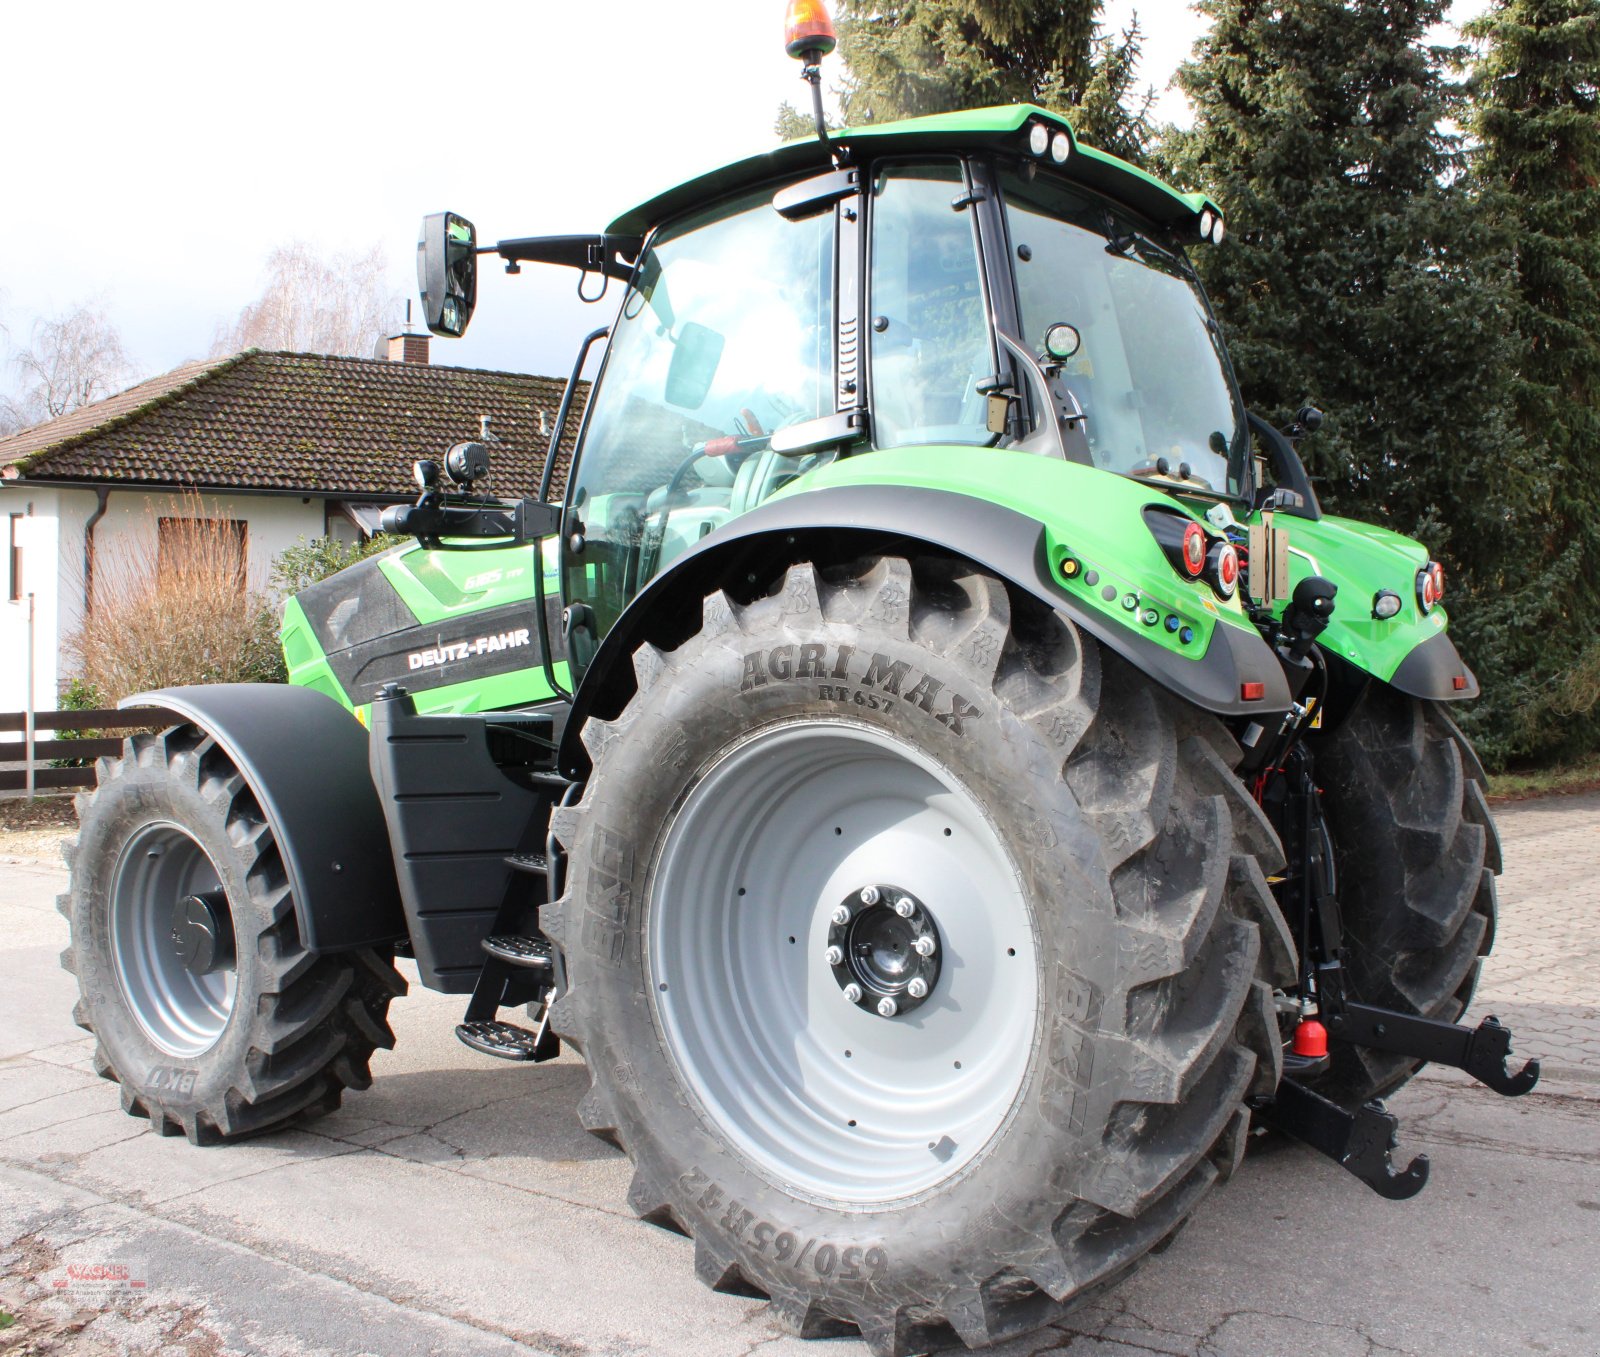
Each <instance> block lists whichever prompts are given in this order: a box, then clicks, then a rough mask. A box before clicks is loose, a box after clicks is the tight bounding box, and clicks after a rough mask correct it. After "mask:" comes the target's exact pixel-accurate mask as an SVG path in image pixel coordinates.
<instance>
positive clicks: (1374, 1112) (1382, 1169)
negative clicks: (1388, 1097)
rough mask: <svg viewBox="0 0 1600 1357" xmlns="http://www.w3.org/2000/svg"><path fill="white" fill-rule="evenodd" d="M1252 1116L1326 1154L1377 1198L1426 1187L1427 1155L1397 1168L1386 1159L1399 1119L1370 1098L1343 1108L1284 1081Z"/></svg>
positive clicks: (1396, 1139)
mask: <svg viewBox="0 0 1600 1357" xmlns="http://www.w3.org/2000/svg"><path fill="white" fill-rule="evenodd" d="M1256 1115H1257V1116H1258V1117H1260V1119H1261V1120H1262V1122H1264V1123H1265V1124H1266V1125H1268V1126H1271V1127H1273V1128H1274V1129H1276V1130H1279V1131H1282V1132H1284V1134H1286V1135H1291V1136H1293V1137H1294V1138H1295V1139H1296V1140H1298V1141H1300V1142H1302V1143H1303V1144H1306V1145H1309V1146H1310V1147H1311V1148H1312V1149H1313V1150H1316V1151H1317V1152H1318V1153H1319V1154H1324V1155H1327V1157H1328V1158H1329V1159H1331V1160H1333V1162H1334V1163H1336V1164H1338V1165H1339V1166H1340V1167H1341V1168H1343V1169H1344V1170H1346V1172H1348V1173H1352V1174H1354V1175H1355V1176H1356V1177H1357V1178H1359V1179H1361V1181H1362V1182H1364V1183H1365V1184H1366V1185H1367V1186H1368V1187H1370V1188H1371V1189H1372V1190H1373V1191H1374V1192H1376V1193H1377V1194H1378V1195H1379V1196H1380V1197H1387V1198H1388V1199H1389V1200H1390V1201H1404V1200H1405V1199H1406V1198H1407V1197H1414V1196H1416V1195H1417V1193H1419V1192H1421V1191H1422V1189H1423V1188H1424V1187H1425V1186H1426V1185H1427V1182H1428V1156H1427V1155H1425V1154H1419V1155H1418V1156H1417V1157H1416V1158H1415V1159H1413V1160H1412V1161H1411V1163H1410V1164H1408V1165H1407V1166H1406V1167H1405V1168H1404V1169H1403V1170H1396V1168H1395V1166H1394V1164H1393V1163H1392V1162H1391V1161H1390V1159H1389V1152H1390V1151H1391V1150H1393V1149H1394V1147H1395V1146H1396V1144H1398V1142H1399V1137H1398V1135H1397V1129H1398V1127H1399V1122H1398V1121H1397V1120H1396V1119H1395V1117H1394V1116H1393V1114H1392V1113H1389V1112H1386V1111H1385V1110H1384V1106H1383V1104H1382V1103H1380V1102H1377V1101H1376V1100H1374V1101H1373V1102H1370V1103H1367V1104H1366V1106H1364V1107H1362V1108H1360V1109H1359V1110H1357V1111H1355V1112H1346V1111H1345V1110H1344V1108H1342V1107H1340V1106H1339V1105H1338V1104H1337V1103H1332V1102H1329V1101H1328V1100H1327V1099H1326V1098H1324V1097H1323V1096H1322V1095H1321V1094H1319V1093H1313V1092H1312V1091H1311V1090H1310V1089H1308V1088H1307V1087H1306V1086H1305V1085H1304V1084H1297V1083H1296V1082H1295V1081H1294V1080H1293V1079H1284V1080H1282V1081H1280V1082H1279V1084H1278V1091H1277V1094H1276V1095H1275V1096H1274V1097H1273V1098H1271V1099H1270V1100H1267V1101H1264V1102H1262V1103H1261V1104H1259V1105H1258V1106H1257V1108H1256Z"/></svg>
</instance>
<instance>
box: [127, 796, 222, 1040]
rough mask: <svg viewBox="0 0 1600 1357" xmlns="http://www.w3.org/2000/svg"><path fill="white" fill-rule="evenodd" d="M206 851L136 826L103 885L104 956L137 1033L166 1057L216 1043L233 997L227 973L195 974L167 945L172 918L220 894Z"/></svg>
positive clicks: (166, 830) (171, 828) (166, 829)
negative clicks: (107, 921) (106, 887)
mask: <svg viewBox="0 0 1600 1357" xmlns="http://www.w3.org/2000/svg"><path fill="white" fill-rule="evenodd" d="M221 885H222V878H221V876H219V875H218V873H217V869H216V866H215V864H213V863H212V861H211V859H210V857H208V856H207V855H206V851H205V850H204V849H203V848H201V847H200V845H199V844H198V843H196V842H195V840H194V839H193V838H191V837H190V835H189V834H188V833H187V832H186V831H185V830H183V829H181V828H180V827H179V826H177V825H175V824H172V823H170V822H169V821H164V820H163V821H156V822H154V823H151V824H147V825H144V826H142V827H141V828H140V829H139V830H137V831H136V832H135V833H134V835H133V837H132V838H130V839H129V840H128V842H127V843H126V844H125V845H124V846H123V849H122V854H121V856H120V857H119V858H118V859H117V866H116V871H115V874H114V876H113V877H112V883H111V954H112V963H113V966H114V969H115V971H116V976H117V985H118V987H119V988H120V989H121V990H122V997H123V999H124V1001H125V1002H126V1003H127V1005H128V1011H129V1012H130V1013H132V1014H133V1016H134V1018H135V1020H136V1021H137V1022H138V1024H139V1026H140V1027H141V1028H143V1029H144V1034H145V1035H146V1036H147V1037H149V1038H150V1040H151V1041H152V1042H154V1043H155V1044H156V1045H157V1046H159V1047H160V1048H161V1049H162V1050H163V1051H166V1052H167V1053H168V1054H170V1055H176V1056H196V1055H200V1054H202V1053H204V1052H206V1051H209V1050H210V1049H211V1048H212V1047H213V1046H215V1045H216V1044H217V1039H218V1038H219V1037H220V1036H221V1035H222V1029H223V1028H224V1027H226V1026H227V1025H228V1016H229V1015H230V1014H231V1013H232V1012H233V1001H234V995H235V993H236V991H237V988H238V985H237V973H236V972H235V970H234V969H233V968H232V967H229V968H228V969H226V970H218V971H213V972H211V973H210V974H209V975H195V974H193V973H192V972H191V971H190V970H189V969H188V967H186V966H185V965H184V964H183V961H182V960H181V959H180V958H179V956H178V950H177V947H176V946H175V944H174V943H173V940H172V912H173V909H174V907H175V906H176V905H177V903H178V902H179V901H180V900H182V899H184V897H186V896H189V895H199V894H202V893H205V892H207V891H214V890H217V889H219V888H220V887H221Z"/></svg>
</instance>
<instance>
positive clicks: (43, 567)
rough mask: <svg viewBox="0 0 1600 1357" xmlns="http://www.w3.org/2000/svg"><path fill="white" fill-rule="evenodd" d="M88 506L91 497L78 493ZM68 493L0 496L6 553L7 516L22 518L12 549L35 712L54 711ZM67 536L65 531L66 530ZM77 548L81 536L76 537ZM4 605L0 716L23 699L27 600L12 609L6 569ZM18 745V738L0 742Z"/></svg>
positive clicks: (0, 617)
mask: <svg viewBox="0 0 1600 1357" xmlns="http://www.w3.org/2000/svg"><path fill="white" fill-rule="evenodd" d="M83 494H84V497H85V498H86V499H87V500H88V502H89V504H90V505H91V506H92V505H93V504H94V495H93V494H92V493H91V492H87V491H85V492H83ZM72 495H73V492H72V491H63V490H47V489H40V490H30V491H28V492H26V493H7V494H5V495H3V496H0V515H4V516H5V520H7V522H5V523H4V524H0V526H4V527H5V530H6V533H7V536H6V538H5V541H4V545H5V546H7V547H9V545H10V537H9V523H8V520H9V518H10V515H12V514H21V515H22V516H23V518H22V523H21V525H20V526H21V530H20V533H19V539H18V545H20V546H21V548H22V588H23V590H24V593H25V594H31V595H32V604H33V683H34V704H35V706H36V707H38V708H40V709H48V708H52V707H54V706H55V699H56V680H57V656H56V652H57V644H56V638H57V635H58V633H59V630H60V625H61V623H60V616H61V594H62V586H61V573H62V572H61V561H62V558H63V556H64V554H65V551H66V548H65V545H64V543H63V540H62V538H63V532H62V527H61V523H60V518H59V516H60V512H61V504H62V500H63V499H70V498H71V497H72ZM68 531H69V532H70V529H68ZM79 541H80V543H81V541H82V536H81V534H80V536H79ZM4 575H5V583H6V586H7V587H6V591H5V594H4V595H3V596H0V597H3V599H4V600H5V601H0V711H21V710H22V709H23V708H24V707H25V706H26V705H27V699H28V648H29V647H28V599H27V598H26V597H24V598H23V600H22V601H21V602H18V603H12V602H10V601H9V599H10V596H11V588H10V585H11V565H10V562H9V561H7V562H6V563H5V568H4ZM0 738H3V739H13V740H15V739H21V736H0Z"/></svg>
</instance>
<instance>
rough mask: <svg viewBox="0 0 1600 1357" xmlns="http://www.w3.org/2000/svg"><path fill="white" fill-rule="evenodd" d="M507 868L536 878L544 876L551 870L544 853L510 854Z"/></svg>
mask: <svg viewBox="0 0 1600 1357" xmlns="http://www.w3.org/2000/svg"><path fill="white" fill-rule="evenodd" d="M506 866H508V867H510V868H512V869H513V870H515V871H519V872H528V873H530V874H532V875H534V876H544V875H546V874H547V873H548V872H549V870H550V864H549V862H547V861H546V860H545V856H544V854H543V853H508V854H507V855H506Z"/></svg>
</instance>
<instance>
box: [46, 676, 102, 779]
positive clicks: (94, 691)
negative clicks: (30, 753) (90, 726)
mask: <svg viewBox="0 0 1600 1357" xmlns="http://www.w3.org/2000/svg"><path fill="white" fill-rule="evenodd" d="M105 705H106V704H105V703H104V702H102V701H101V700H100V690H99V689H98V688H96V687H95V686H94V684H92V683H85V682H84V681H83V680H82V679H81V678H71V679H68V680H67V684H66V687H64V688H63V689H62V690H61V695H60V696H59V697H58V698H57V699H56V709H57V710H58V711H103V710H104V709H105ZM100 735H101V732H100V731H98V730H58V731H56V732H55V738H56V739H58V740H98V739H99V738H100ZM90 762H91V760H89V759H52V760H51V761H50V766H51V767H52V768H87V767H88V766H89V764H90Z"/></svg>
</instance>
